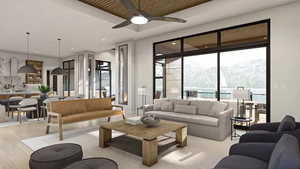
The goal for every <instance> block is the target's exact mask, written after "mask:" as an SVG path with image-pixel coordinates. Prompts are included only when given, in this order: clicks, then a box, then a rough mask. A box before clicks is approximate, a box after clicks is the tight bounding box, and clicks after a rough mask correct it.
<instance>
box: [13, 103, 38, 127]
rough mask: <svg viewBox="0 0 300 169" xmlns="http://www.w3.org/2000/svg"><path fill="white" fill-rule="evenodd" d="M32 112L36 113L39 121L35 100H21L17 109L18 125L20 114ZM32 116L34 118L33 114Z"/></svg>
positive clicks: (20, 120) (20, 119)
mask: <svg viewBox="0 0 300 169" xmlns="http://www.w3.org/2000/svg"><path fill="white" fill-rule="evenodd" d="M34 111H37V118H38V119H39V118H40V117H39V112H38V101H37V99H32V98H28V99H23V100H22V101H20V103H19V108H18V120H19V122H20V124H21V123H22V116H21V113H25V114H27V113H28V112H34ZM32 116H33V117H34V115H33V114H32Z"/></svg>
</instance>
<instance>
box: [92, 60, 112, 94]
mask: <svg viewBox="0 0 300 169" xmlns="http://www.w3.org/2000/svg"><path fill="white" fill-rule="evenodd" d="M101 62H103V63H108V69H102V68H101V67H100V69H97V66H98V63H99V64H100V63H101ZM100 65H101V64H100ZM102 71H106V72H108V73H109V97H111V96H112V88H111V87H112V71H111V62H109V61H103V60H96V72H97V74H96V76H99V97H100V98H103V97H102V92H101V86H102V83H101V81H102V80H101V72H102ZM98 73H99V74H98Z"/></svg>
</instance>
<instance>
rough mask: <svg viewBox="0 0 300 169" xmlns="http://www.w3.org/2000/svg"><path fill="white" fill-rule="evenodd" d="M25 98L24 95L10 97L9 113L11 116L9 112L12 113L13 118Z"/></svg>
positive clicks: (8, 103)
mask: <svg viewBox="0 0 300 169" xmlns="http://www.w3.org/2000/svg"><path fill="white" fill-rule="evenodd" d="M23 99H24V97H22V96H13V97H10V98H8V102H7V108H8V110H7V115H8V117H9V114H10V113H11V117H12V119H13V118H14V112H15V111H17V110H18V108H19V107H20V106H19V102H20V101H22V100H23Z"/></svg>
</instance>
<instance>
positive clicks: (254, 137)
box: [240, 132, 282, 143]
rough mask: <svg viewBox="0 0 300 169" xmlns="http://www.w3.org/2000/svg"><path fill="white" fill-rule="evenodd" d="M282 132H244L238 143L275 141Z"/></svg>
mask: <svg viewBox="0 0 300 169" xmlns="http://www.w3.org/2000/svg"><path fill="white" fill-rule="evenodd" d="M281 136H282V134H280V133H271V132H270V133H255V132H253V133H246V134H244V135H242V136H241V137H240V143H249V142H261V143H276V142H278V141H279V139H280V137H281Z"/></svg>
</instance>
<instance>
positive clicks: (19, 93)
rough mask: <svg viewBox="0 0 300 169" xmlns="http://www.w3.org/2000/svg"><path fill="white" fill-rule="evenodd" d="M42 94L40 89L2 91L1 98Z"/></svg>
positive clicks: (0, 92)
mask: <svg viewBox="0 0 300 169" xmlns="http://www.w3.org/2000/svg"><path fill="white" fill-rule="evenodd" d="M35 95H40V92H39V91H12V92H11V91H0V100H3V99H8V98H10V97H13V96H22V97H26V98H28V97H31V96H35Z"/></svg>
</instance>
